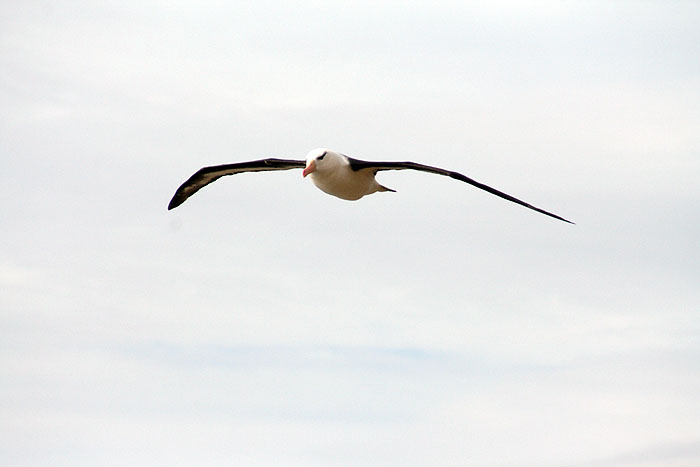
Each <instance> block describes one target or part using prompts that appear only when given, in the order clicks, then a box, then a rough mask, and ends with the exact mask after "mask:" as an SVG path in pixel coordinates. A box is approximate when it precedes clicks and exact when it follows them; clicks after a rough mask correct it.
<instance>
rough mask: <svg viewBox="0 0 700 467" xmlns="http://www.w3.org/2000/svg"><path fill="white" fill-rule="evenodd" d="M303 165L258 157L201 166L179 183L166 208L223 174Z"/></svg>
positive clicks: (172, 206)
mask: <svg viewBox="0 0 700 467" xmlns="http://www.w3.org/2000/svg"><path fill="white" fill-rule="evenodd" d="M305 166H306V162H305V161H295V160H291V159H260V160H258V161H249V162H236V163H234V164H224V165H215V166H212V167H202V168H201V169H199V170H198V171H197V172H195V173H194V175H192V176H191V177H190V178H188V179H187V181H185V183H183V184H182V185H180V188H178V189H177V191H176V192H175V195H173V199H171V200H170V204H168V210H170V209H173V208H176V207H178V206H179V205H181V204H182V203H184V202H185V200H186V199H187V198H189V197H190V196H192V195H193V194H195V193H196V192H197V191H198V190H199V189H200V188H202V187H204V186H206V185H209V184H210V183H212V182H214V181H216V180H218V179H219V178H221V177H223V176H224V175H235V174H239V173H243V172H263V171H268V170H289V169H303V168H304V167H305Z"/></svg>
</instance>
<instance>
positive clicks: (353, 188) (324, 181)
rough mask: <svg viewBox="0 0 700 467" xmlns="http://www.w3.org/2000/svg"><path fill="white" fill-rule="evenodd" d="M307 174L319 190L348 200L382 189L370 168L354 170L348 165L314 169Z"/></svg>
mask: <svg viewBox="0 0 700 467" xmlns="http://www.w3.org/2000/svg"><path fill="white" fill-rule="evenodd" d="M309 176H310V177H311V181H312V182H313V184H314V185H316V187H317V188H318V189H319V190H321V191H323V192H325V193H328V194H329V195H333V196H336V197H338V198H341V199H346V200H350V201H355V200H358V199H360V198H362V197H363V196H365V195H370V194H372V193H375V192H377V191H380V190H382V189H383V188H382V186H381V185H379V183H377V181H376V180H375V179H374V174H373V173H372V172H371V171H370V170H360V171H357V172H354V171H353V170H352V169H350V167H349V166H346V167H340V168H338V170H333V171H331V172H327V173H320V171H316V172H313V173H312V174H310V175H309Z"/></svg>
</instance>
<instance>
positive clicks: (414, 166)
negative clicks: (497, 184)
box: [348, 157, 573, 224]
mask: <svg viewBox="0 0 700 467" xmlns="http://www.w3.org/2000/svg"><path fill="white" fill-rule="evenodd" d="M348 161H349V162H350V168H351V169H352V170H354V171H358V170H365V169H368V170H374V172H375V173H376V172H378V171H380V170H420V171H421V172H429V173H432V174H438V175H445V176H447V177H450V178H454V179H455V180H460V181H462V182H465V183H468V184H470V185H473V186H475V187H477V188H481V189H482V190H485V191H488V192H489V193H491V194H494V195H496V196H500V197H501V198H503V199H507V200H508V201H512V202H513V203H516V204H519V205H521V206H525V207H526V208H530V209H532V210H534V211H537V212H539V213H542V214H545V215H547V216H550V217H553V218H555V219H559V220H560V221H564V222H568V223H569V224H573V222H571V221H569V220H566V219H564V218H563V217H560V216H557V215H556V214H552V213H551V212H548V211H545V210H544V209H540V208H538V207H535V206H533V205H531V204H529V203H526V202H525V201H522V200H519V199H518V198H515V197H514V196H511V195H509V194H507V193H503V192H502V191H499V190H496V189H495V188H491V187H490V186H488V185H484V184H483V183H480V182H477V181H476V180H473V179H471V178H469V177H467V176H466V175H462V174H461V173H459V172H453V171H451V170H445V169H441V168H439V167H431V166H429V165H423V164H418V163H417V162H371V161H361V160H358V159H353V158H351V157H348Z"/></svg>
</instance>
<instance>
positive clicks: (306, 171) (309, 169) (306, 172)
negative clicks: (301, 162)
mask: <svg viewBox="0 0 700 467" xmlns="http://www.w3.org/2000/svg"><path fill="white" fill-rule="evenodd" d="M315 171H316V162H314V161H311V162H309V165H307V166H306V168H305V169H304V171H303V172H302V175H303V176H304V177H306V176H307V175H309V174H310V173H311V172H315Z"/></svg>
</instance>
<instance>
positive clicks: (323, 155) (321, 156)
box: [316, 152, 326, 161]
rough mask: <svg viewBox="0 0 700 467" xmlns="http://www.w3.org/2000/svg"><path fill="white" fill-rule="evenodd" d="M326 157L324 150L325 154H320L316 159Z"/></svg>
mask: <svg viewBox="0 0 700 467" xmlns="http://www.w3.org/2000/svg"><path fill="white" fill-rule="evenodd" d="M324 157H326V153H325V152H324V153H323V154H321V155H320V156H318V157H317V158H316V160H319V161H320V160H321V159H323V158H324Z"/></svg>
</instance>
